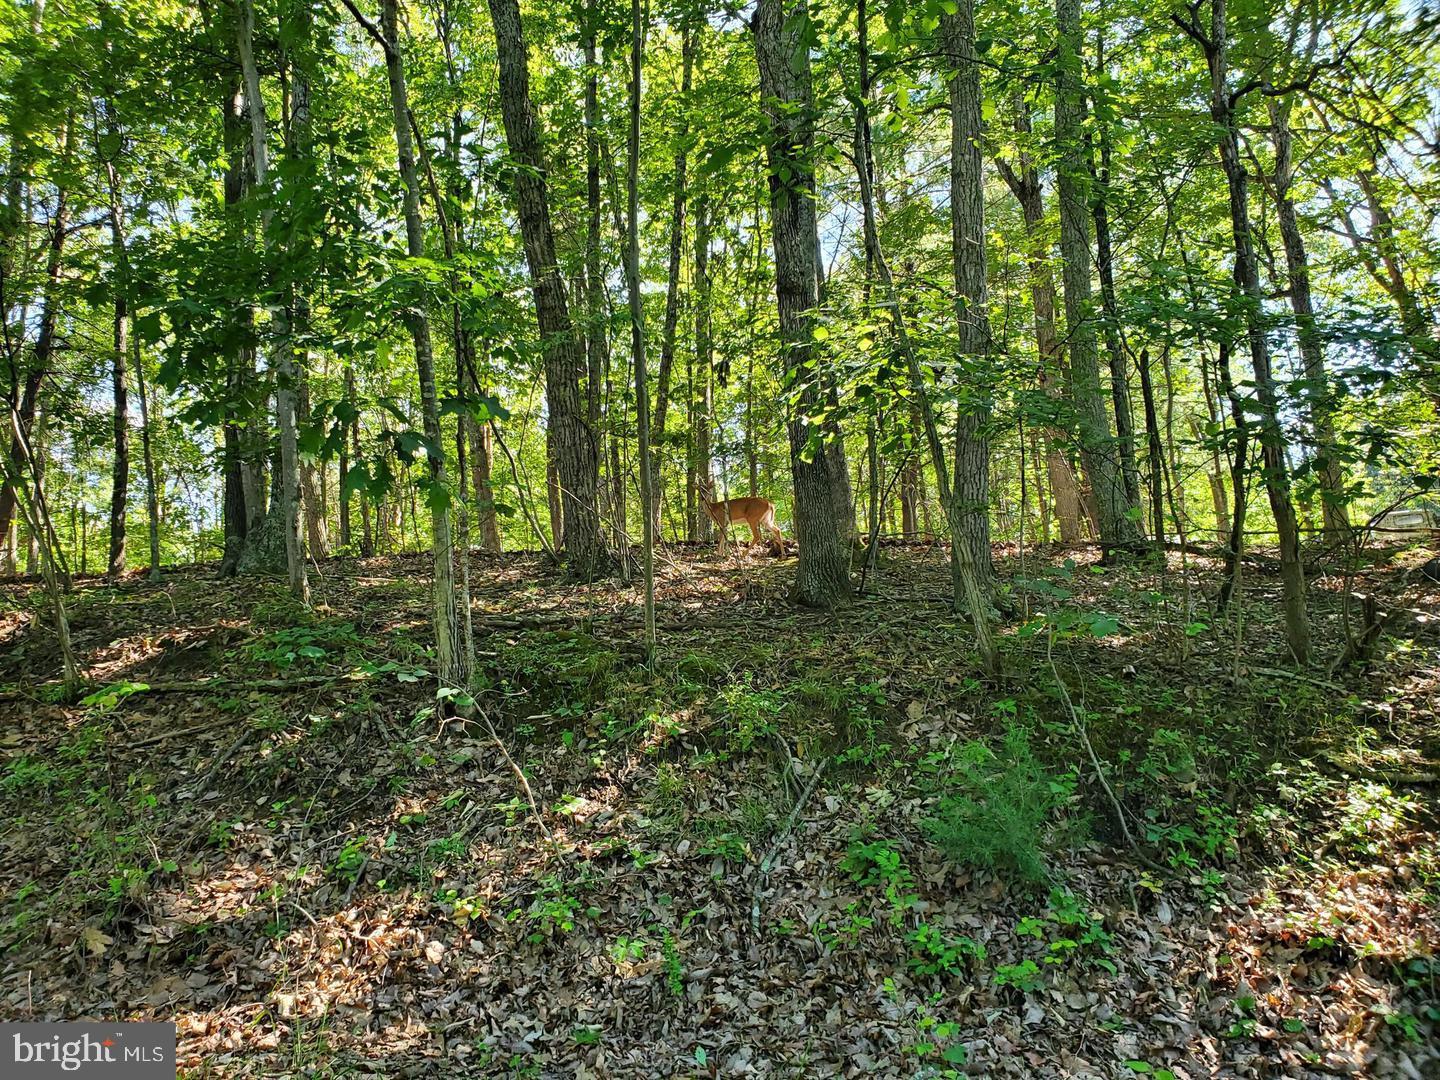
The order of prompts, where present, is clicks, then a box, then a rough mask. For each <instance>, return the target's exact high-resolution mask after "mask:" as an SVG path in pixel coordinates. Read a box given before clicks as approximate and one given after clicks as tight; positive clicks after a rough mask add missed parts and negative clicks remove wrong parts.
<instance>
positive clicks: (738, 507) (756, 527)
mask: <svg viewBox="0 0 1440 1080" xmlns="http://www.w3.org/2000/svg"><path fill="white" fill-rule="evenodd" d="M697 490H698V491H699V493H700V501H701V502H703V503H704V504H705V512H706V513H707V514H709V515H710V520H711V521H713V522H715V525H716V526H717V527H718V528H719V530H720V548H719V550H720V554H722V555H723V554H725V542H726V540H727V539H728V538H729V534H730V523H731V522H732V521H743V522H745V524H746V525H749V526H750V542H751V543H752V544H755V543H759V541H760V537H761V536H762V535H763V536H767V537H769V538H770V539H771V540H773V541H774V542H775V545H776V546H777V547H778V548H779V550H780V553H781V554H782V555H783V554H784V553H785V534H784V533H782V532H781V531H780V528H779V526H777V525H776V524H775V504H774V503H773V502H771V501H770V500H769V499H759V498H754V497H747V498H744V499H726V500H725V501H723V502H716V501H715V490H714V488H712V487H711V486H710V485H709V484H708V483H706V482H705V481H703V480H702V481H700V483H699V484H698V485H697Z"/></svg>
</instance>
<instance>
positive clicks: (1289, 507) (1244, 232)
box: [1062, 0, 1310, 664]
mask: <svg viewBox="0 0 1440 1080" xmlns="http://www.w3.org/2000/svg"><path fill="white" fill-rule="evenodd" d="M1062 2H1067V0H1062ZM1195 3H1196V8H1194V9H1191V10H1192V11H1193V10H1198V5H1199V3H1200V0H1195ZM1179 21H1180V23H1181V27H1182V29H1184V30H1185V31H1186V33H1188V34H1189V35H1190V36H1191V37H1192V38H1194V39H1195V41H1196V42H1197V44H1199V45H1200V48H1201V51H1202V52H1203V53H1204V56H1205V61H1206V65H1207V66H1208V67H1209V70H1210V119H1211V120H1212V121H1213V122H1214V124H1215V131H1216V136H1217V138H1216V141H1217V143H1218V149H1219V152H1220V164H1221V167H1222V168H1223V169H1224V172H1225V182H1226V189H1227V192H1228V195H1229V202H1230V231H1231V234H1232V237H1233V241H1234V248H1235V285H1236V288H1237V289H1238V290H1239V291H1240V293H1241V299H1242V300H1243V302H1244V309H1245V337H1246V341H1247V342H1248V344H1249V347H1250V364H1251V367H1252V369H1253V371H1254V375H1255V396H1256V399H1257V403H1258V405H1259V413H1260V422H1259V425H1258V428H1259V430H1258V433H1257V434H1258V438H1259V443H1260V450H1261V458H1262V462H1263V468H1262V470H1261V475H1262V477H1263V480H1264V483H1265V494H1266V496H1267V497H1268V499H1269V502H1270V512H1271V514H1272V515H1273V516H1274V518H1275V532H1276V537H1277V539H1278V540H1279V543H1280V579H1281V592H1282V606H1283V608H1284V617H1285V633H1286V638H1287V639H1288V641H1289V644H1290V651H1291V653H1293V654H1294V656H1295V660H1296V662H1297V663H1301V664H1303V663H1305V662H1306V661H1307V660H1308V659H1309V655H1310V621H1309V615H1308V612H1307V610H1306V602H1305V570H1304V565H1303V564H1302V563H1301V561H1300V531H1299V526H1298V523H1297V521H1296V518H1295V506H1294V504H1293V503H1292V501H1291V498H1290V473H1289V469H1288V467H1287V465H1286V463H1285V435H1284V431H1283V430H1282V428H1281V426H1280V406H1279V402H1278V400H1277V396H1276V392H1275V380H1274V376H1273V374H1272V373H1271V368H1270V344H1269V342H1268V341H1267V340H1266V337H1265V326H1264V294H1263V293H1262V291H1261V288H1260V271H1259V266H1258V264H1257V262H1256V259H1255V247H1254V236H1253V233H1252V231H1251V226H1250V195H1249V176H1248V175H1247V174H1246V171H1245V166H1244V164H1243V163H1242V162H1241V160H1240V143H1239V134H1238V132H1237V127H1236V119H1235V99H1234V97H1232V95H1231V92H1230V86H1229V39H1228V28H1227V26H1226V0H1210V26H1209V30H1208V35H1207V33H1206V30H1205V29H1204V28H1202V27H1201V26H1199V24H1198V21H1191V22H1187V21H1186V20H1184V19H1183V18H1180V19H1179Z"/></svg>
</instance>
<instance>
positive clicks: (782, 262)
mask: <svg viewBox="0 0 1440 1080" xmlns="http://www.w3.org/2000/svg"><path fill="white" fill-rule="evenodd" d="M808 27H809V11H808V9H807V7H806V0H797V2H795V3H789V4H787V0H758V3H757V5H756V8H755V16H754V20H753V22H752V23H751V29H752V30H753V32H754V35H755V55H756V59H757V61H758V64H759V68H760V92H761V95H762V96H763V98H764V108H765V113H766V118H767V120H768V121H769V126H770V131H769V135H768V138H767V142H766V156H767V159H768V161H769V180H770V226H771V236H772V242H773V244H774V249H775V295H776V305H777V308H778V311H779V317H780V339H781V347H782V349H784V350H785V356H784V370H785V372H786V377H787V380H794V379H796V378H799V379H800V380H802V381H801V390H800V393H799V400H798V401H797V402H796V404H795V406H794V410H795V411H794V413H793V415H792V416H791V417H790V418H789V421H788V423H787V425H786V426H787V429H788V434H789V441H790V472H791V476H792V478H793V481H794V487H795V534H796V537H797V539H798V541H799V545H800V558H799V565H798V567H797V569H796V575H795V597H796V599H797V600H798V601H799V602H800V603H802V604H806V605H809V606H813V607H833V606H834V605H836V604H839V603H842V602H844V601H845V600H847V599H848V597H849V595H850V573H849V554H850V553H849V547H848V545H847V544H846V542H845V534H844V531H843V529H844V522H845V519H846V517H847V516H849V514H850V508H849V507H848V506H843V505H839V503H838V500H837V499H836V497H835V484H836V477H835V476H834V475H833V473H834V458H833V457H832V456H831V455H829V454H826V453H825V452H824V451H823V443H824V438H825V434H824V429H823V425H822V424H821V422H819V421H816V420H815V419H813V416H814V414H816V413H818V412H820V409H821V406H822V404H823V403H824V400H825V392H824V388H823V386H821V385H820V384H818V383H817V382H816V378H815V375H816V372H812V371H811V370H810V368H811V365H812V363H815V362H816V361H819V363H816V364H815V366H816V367H820V366H822V365H823V359H824V358H823V357H816V356H815V355H814V350H815V347H816V345H815V341H814V337H813V334H812V329H813V325H814V315H813V311H814V308H815V304H816V261H815V247H816V242H817V241H816V237H817V229H816V220H815V202H814V197H815V172H814V170H815V159H814V141H815V120H814V98H813V95H812V89H811V81H810V53H809V45H808V40H809V38H808Z"/></svg>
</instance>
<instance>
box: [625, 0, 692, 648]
mask: <svg viewBox="0 0 1440 1080" xmlns="http://www.w3.org/2000/svg"><path fill="white" fill-rule="evenodd" d="M686 42H687V45H688V42H689V37H688V36H687V37H686ZM644 43H645V22H644V17H643V16H642V14H641V0H631V2H630V133H629V140H628V145H627V147H626V149H627V158H626V164H625V196H626V202H625V206H626V219H625V220H626V236H625V289H626V292H627V293H628V295H629V300H630V352H631V355H632V356H633V357H634V359H635V428H636V432H637V434H638V436H639V441H640V514H641V518H642V519H643V525H644V537H643V544H642V549H641V550H642V561H641V574H642V583H643V585H644V589H645V612H644V619H645V655H646V657H647V658H648V657H651V656H652V655H653V654H654V652H655V537H656V534H657V532H658V519H659V514H658V512H657V510H656V499H655V467H654V462H653V461H652V460H651V456H650V391H649V381H648V379H647V377H646V370H645V306H644V300H643V298H642V297H641V295H640V88H641V87H640V75H641V53H642V50H643V49H644ZM685 74H686V76H687V80H688V76H689V74H690V66H689V55H688V48H687V55H686V66H685ZM686 89H689V87H688V86H687V87H686ZM684 171H685V170H684V158H683V154H682V156H681V162H680V170H679V175H678V177H677V183H678V184H680V186H681V187H682V189H683V186H684ZM676 203H677V210H676V215H677V219H678V220H677V228H678V229H680V230H681V231H683V229H684V225H683V222H684V199H683V197H682V196H676ZM670 250H671V255H672V257H673V258H674V262H673V263H672V270H674V271H675V272H677V273H678V270H679V267H678V262H679V255H678V253H677V250H676V245H675V241H674V238H673V236H672V239H671V244H670ZM666 322H667V325H669V333H670V336H671V338H672V339H673V337H674V333H675V328H674V325H673V323H672V322H671V319H670V315H669V314H667V315H666ZM673 345H674V343H673V340H672V342H671V347H672V349H673ZM672 358H673V357H672ZM661 400H662V401H663V400H664V398H663V396H662V398H661Z"/></svg>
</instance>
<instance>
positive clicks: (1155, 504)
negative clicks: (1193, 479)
mask: <svg viewBox="0 0 1440 1080" xmlns="http://www.w3.org/2000/svg"><path fill="white" fill-rule="evenodd" d="M1138 366H1139V368H1140V400H1141V403H1142V405H1143V406H1144V408H1145V445H1146V457H1147V464H1148V466H1149V469H1150V484H1149V488H1150V491H1149V495H1150V521H1151V524H1152V525H1153V527H1154V530H1155V532H1154V536H1155V544H1156V546H1157V547H1160V546H1161V545H1163V544H1164V542H1165V483H1164V482H1165V449H1164V446H1163V444H1162V443H1161V441H1160V414H1159V411H1158V410H1157V409H1156V407H1155V386H1154V382H1153V380H1152V379H1151V377H1150V353H1149V351H1148V350H1146V349H1141V350H1140V362H1139V365H1138ZM1177 524H1178V522H1177Z"/></svg>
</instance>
